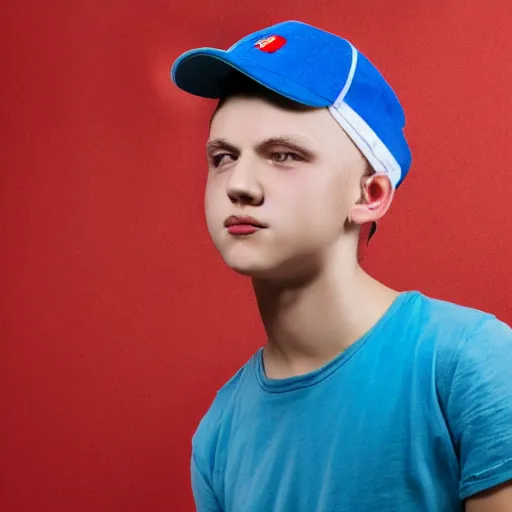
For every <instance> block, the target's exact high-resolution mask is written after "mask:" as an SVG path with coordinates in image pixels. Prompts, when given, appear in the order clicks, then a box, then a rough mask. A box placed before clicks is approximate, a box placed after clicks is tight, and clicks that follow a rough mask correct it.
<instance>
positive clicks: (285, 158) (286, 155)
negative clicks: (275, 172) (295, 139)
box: [270, 151, 304, 164]
mask: <svg viewBox="0 0 512 512" xmlns="http://www.w3.org/2000/svg"><path fill="white" fill-rule="evenodd" d="M270 160H272V161H273V162H276V163H278V164H284V163H286V162H290V161H294V162H298V161H300V160H304V159H303V158H302V157H301V156H300V155H298V154H297V153H293V152H291V151H286V152H277V153H272V154H271V155H270Z"/></svg>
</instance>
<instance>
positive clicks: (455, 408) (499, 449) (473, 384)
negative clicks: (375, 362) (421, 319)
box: [446, 317, 512, 500]
mask: <svg viewBox="0 0 512 512" xmlns="http://www.w3.org/2000/svg"><path fill="white" fill-rule="evenodd" d="M452 375H453V378H452V381H451V387H450V391H449V393H450V394H449V398H448V403H447V411H446V413H447V419H448V423H449V427H450V429H451V431H452V435H453V437H454V441H455V445H456V448H457V450H458V452H459V459H460V471H461V482H460V490H459V492H460V498H461V500H465V499H467V498H468V497H469V496H472V495H473V494H476V493H478V492H481V491H484V490H487V489H490V488H492V487H494V486H496V485H499V484H502V483H504V482H507V481H509V480H512V329H511V328H510V327H509V326H507V325H506V324H505V323H503V322H501V321H499V320H497V319H496V318H495V317H490V318H489V319H487V320H485V321H484V322H483V323H482V324H481V325H480V326H479V327H478V328H476V329H475V330H474V331H473V333H472V334H471V335H470V336H469V338H468V339H467V340H466V342H465V343H464V344H462V346H461V348H460V350H459V353H458V355H457V357H456V359H455V360H454V369H453V374H452Z"/></svg>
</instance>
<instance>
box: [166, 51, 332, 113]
mask: <svg viewBox="0 0 512 512" xmlns="http://www.w3.org/2000/svg"><path fill="white" fill-rule="evenodd" d="M234 70H235V71H238V72H240V73H242V74H244V75H246V76H248V77H249V78H251V79H252V80H254V81H255V82H258V83H259V84H261V85H262V86H264V87H266V88H267V89H270V90H272V91H274V92H276V93H277V94H280V95H281V96H284V97H285V98H288V99H290V100H293V101H296V102H297V103H301V104H303V105H307V106H310V107H318V108H321V107H328V106H329V105H330V102H329V101H328V100H327V99H325V98H322V97H320V96H318V95H317V94H315V93H313V92H311V91H309V90H308V89H306V88H304V87H303V86H301V85H299V84H297V83H295V82H293V81H292V80H290V79H289V78H288V77H286V76H283V75H280V74H278V73H276V72H274V71H269V70H268V69H263V68H262V67H261V66H258V65H257V64H255V63H251V62H248V61H245V60H244V61H243V62H239V61H237V59H236V58H234V56H233V55H232V54H230V53H229V52H226V51H224V50H218V49H216V48H199V49H195V50H190V51H188V52H186V53H184V54H183V55H181V56H180V57H179V58H178V59H177V60H176V61H175V63H174V64H173V66H172V69H171V79H172V81H173V82H174V83H175V84H176V85H177V86H178V87H179V88H180V89H182V90H183V91H185V92H188V93H190V94H193V95H195V96H200V97H202V98H211V99H216V98H220V96H221V94H222V82H223V80H225V79H226V78H227V77H228V76H229V75H230V74H231V73H232V72H233V71H234Z"/></svg>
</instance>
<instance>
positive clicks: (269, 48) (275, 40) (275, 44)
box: [254, 36, 286, 53]
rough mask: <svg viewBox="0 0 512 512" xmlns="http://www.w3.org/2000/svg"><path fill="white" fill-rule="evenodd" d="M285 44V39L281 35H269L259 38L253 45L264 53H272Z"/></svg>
mask: <svg viewBox="0 0 512 512" xmlns="http://www.w3.org/2000/svg"><path fill="white" fill-rule="evenodd" d="M285 44H286V39H285V38H284V37H282V36H270V37H266V38H265V39H260V40H259V41H258V42H257V43H256V44H255V45H254V46H256V48H258V49H259V50H261V51H262V52H266V53H274V52H277V50H279V48H282V47H283V46H284V45H285Z"/></svg>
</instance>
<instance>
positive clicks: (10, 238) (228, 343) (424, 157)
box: [0, 0, 512, 512]
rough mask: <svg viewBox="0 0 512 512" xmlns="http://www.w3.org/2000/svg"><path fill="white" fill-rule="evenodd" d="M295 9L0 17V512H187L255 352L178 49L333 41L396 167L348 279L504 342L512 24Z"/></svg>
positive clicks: (44, 10) (425, 9)
mask: <svg viewBox="0 0 512 512" xmlns="http://www.w3.org/2000/svg"><path fill="white" fill-rule="evenodd" d="M176 4H180V6H179V7H176ZM312 5H313V3H312V2H308V3H307V4H306V3H304V4H301V3H300V2H296V1H292V0H282V1H281V2H265V1H263V2H259V3H257V2H250V1H248V0H230V1H229V2H228V1H224V2H222V3H218V2H210V1H208V2H207V1H205V0H188V1H187V2H183V3H181V2H174V1H173V0H167V1H165V2H164V1H158V0H146V1H145V2H141V1H137V0H126V1H124V2H119V1H112V0H102V1H101V2H94V1H90V0H88V1H85V0H82V1H74V2H57V1H55V0H46V1H45V2H40V1H35V0H33V1H28V0H25V1H20V0H16V1H15V0H4V1H3V2H2V7H1V16H0V24H1V26H0V51H1V71H0V73H1V80H0V89H1V90H0V92H1V94H0V120H1V125H0V126H1V138H0V148H1V152H0V158H1V160H0V162H1V164H0V243H1V247H0V258H1V266H0V286H1V294H0V339H1V345H0V348H1V353H0V406H1V409H0V472H1V475H0V510H2V511H6V512H11V511H12V512H14V511H25V510H27V511H28V510H30V511H34V510H38V511H46V510H48V511H50V510H51V511H60V510H62V511H64V510H66V511H68V510H71V511H74V512H81V511H91V510H94V511H95V512H102V511H145V510H151V511H153V512H158V511H169V510H171V511H178V512H180V511H191V510H193V505H192V499H191V493H190V490H189V489H190V483H189V470H188V465H189V454H190V438H191V435H192V433H193V431H194V429H195V427H196V425H197V422H198V421H199V419H200V417H201V416H202V414H203V413H204V411H205V410H206V408H207V406H208V405H209V403H210V401H211V399H212V398H213V395H214V392H215V390H216V389H217V388H218V387H219V386H220V385H221V384H222V383H223V382H224V381H225V380H226V379H227V378H228V377H230V376H231V375H232V373H234V371H235V370H236V369H237V368H238V367H239V366H240V365H241V364H243V363H244V362H245V361H246V359H247V358H249V357H250V355H251V354H252V352H253V351H254V350H255V349H256V348H257V347H258V346H259V345H260V344H262V343H263V342H264V337H263V331H262V328H261V326H260V323H259V319H258V316H257V311H256V308H255V303H254V300H253V298H252V295H251V289H250V282H249V281H248V280H246V279H243V278H240V277H238V276H236V275H234V274H233V273H231V271H229V270H228V269H226V268H225V267H224V266H223V263H222V261H221V259H220V257H219V256H218V255H217V254H216V252H215V250H214V248H213V246H212V244H211V243H210V240H209V238H208V234H207V232H206V228H205V223H204V221H203V210H202V193H203V186H204V179H205V160H204V156H203V147H204V140H205V137H206V129H207V121H208V118H209V115H210V112H211V108H212V106H213V105H212V104H210V103H209V102H207V101H202V100H197V99H195V98H191V97H188V96H187V95H185V94H184V93H182V92H180V91H178V90H176V89H174V88H173V87H172V86H171V83H170V81H169V78H168V72H169V68H170V65H171V63H172V61H173V60H174V59H175V58H176V57H177V56H178V54H179V53H181V52H182V51H184V50H186V49H189V48H190V47H194V46H202V45H214V46H221V47H227V46H229V45H230V44H231V43H233V42H234V41H235V40H237V39H238V38H239V37H241V36H243V35H245V34H246V33H247V32H249V31H253V30H257V29H259V28H262V27H264V26H266V25H269V24H272V23H275V22H278V21H282V20H284V19H289V18H295V19H300V20H303V21H307V22H310V23H313V24H317V25H319V26H321V27H323V28H325V29H328V30H331V31H335V32H338V33H340V34H342V35H344V36H345V37H347V38H349V39H351V40H352V41H353V42H354V43H355V44H356V46H358V47H359V48H360V49H361V50H362V51H363V52H364V53H366V54H367V55H368V56H369V57H370V58H371V59H372V60H373V61H374V63H375V64H376V65H377V66H378V67H380V68H381V70H382V71H383V72H384V74H385V75H386V77H387V78H388V79H389V81H390V82H391V83H392V85H393V86H394V88H395V89H396V91H397V92H398V94H399V96H400V98H401V100H402V102H403V104H404V106H405V109H406V112H407V114H408V129H407V133H408V136H409V139H410V143H411V146H412V149H413V155H414V165H413V169H412V171H411V174H410V176H409V178H408V179H407V180H406V182H405V183H404V185H403V187H402V188H401V189H400V191H399V193H398V194H397V196H396V202H395V203H394V205H393V207H392V209H391V211H390V213H389V215H388V217H387V219H386V220H385V221H384V222H383V223H382V225H381V229H380V232H379V234H378V236H377V237H376V238H375V239H374V241H373V242H372V245H371V250H370V252H369V253H368V254H367V257H366V260H365V265H366V267H367V268H368V270H369V271H370V272H371V273H373V274H374V275H375V276H376V277H378V278H379V279H381V280H383V281H385V282H386V283H388V284H390V285H392V286H395V287H397V288H399V289H410V288H415V289H420V290H421V291H423V292H424V293H427V294H430V295H434V296H436V297H440V298H443V299H448V300H453V301H457V302H460V303H462V304H465V305H470V306H474V307H478V308H481V309H486V310H488V311H492V312H493V313H495V314H497V315H498V316H499V317H501V318H502V319H504V320H506V321H507V322H509V323H512V296H511V292H510V289H511V285H512V277H511V276H510V273H509V272H508V270H509V264H510V261H511V256H510V252H509V249H510V239H511V233H512V206H511V197H510V191H511V188H512V174H511V173H512V156H511V146H512V139H511V135H510V125H511V122H512V95H511V94H510V90H511V84H512V66H511V63H512V30H511V25H510V24H511V20H512V3H511V2H510V1H509V0H501V1H499V0H495V1H490V0H471V1H467V0H465V1H463V0H451V1H446V0H423V1H415V2H411V1H410V0H357V1H355V0H352V1H347V2H338V1H337V0H317V3H316V5H315V7H313V6H312Z"/></svg>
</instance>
